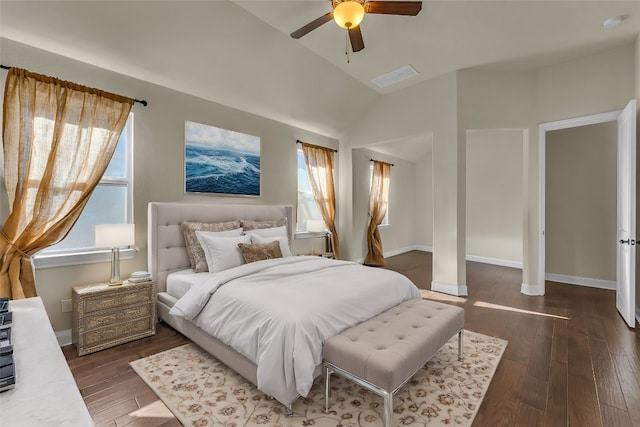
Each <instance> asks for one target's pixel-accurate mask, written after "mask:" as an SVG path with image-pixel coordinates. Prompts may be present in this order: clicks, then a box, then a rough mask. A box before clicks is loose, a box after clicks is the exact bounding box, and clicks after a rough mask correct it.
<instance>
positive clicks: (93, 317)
mask: <svg viewBox="0 0 640 427" xmlns="http://www.w3.org/2000/svg"><path fill="white" fill-rule="evenodd" d="M150 316H151V304H149V303H146V304H140V305H134V306H130V307H125V308H122V309H115V310H108V311H106V312H101V313H92V314H89V315H87V316H86V317H85V318H84V319H82V323H83V325H82V326H83V328H82V329H83V330H85V331H87V330H90V329H96V328H100V327H102V326H107V325H114V324H118V323H121V322H125V321H127V320H134V319H140V318H141V317H146V318H148V317H150Z"/></svg>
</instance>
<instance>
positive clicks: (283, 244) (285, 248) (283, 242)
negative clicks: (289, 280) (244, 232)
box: [250, 233, 293, 258]
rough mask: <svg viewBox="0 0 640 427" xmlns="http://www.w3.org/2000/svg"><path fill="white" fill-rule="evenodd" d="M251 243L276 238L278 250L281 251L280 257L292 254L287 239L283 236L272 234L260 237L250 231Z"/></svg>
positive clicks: (272, 240)
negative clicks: (278, 244)
mask: <svg viewBox="0 0 640 427" xmlns="http://www.w3.org/2000/svg"><path fill="white" fill-rule="evenodd" d="M250 236H251V243H271V242H275V241H276V240H277V241H278V243H280V252H282V257H283V258H284V257H288V256H293V254H292V253H291V249H289V239H287V237H286V236H285V237H283V236H274V237H261V236H259V235H257V234H253V233H250Z"/></svg>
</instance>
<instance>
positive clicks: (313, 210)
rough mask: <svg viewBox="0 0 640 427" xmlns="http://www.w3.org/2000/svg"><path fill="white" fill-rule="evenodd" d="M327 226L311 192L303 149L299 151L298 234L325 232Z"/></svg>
mask: <svg viewBox="0 0 640 427" xmlns="http://www.w3.org/2000/svg"><path fill="white" fill-rule="evenodd" d="M325 229H326V226H325V225H324V221H323V220H322V215H321V214H320V211H319V210H318V206H317V205H316V201H315V199H314V198H313V193H312V192H311V184H309V176H308V175H307V166H306V164H305V161H304V154H303V152H302V149H300V148H299V149H298V209H297V221H296V233H307V232H314V231H318V230H322V231H324V230H325Z"/></svg>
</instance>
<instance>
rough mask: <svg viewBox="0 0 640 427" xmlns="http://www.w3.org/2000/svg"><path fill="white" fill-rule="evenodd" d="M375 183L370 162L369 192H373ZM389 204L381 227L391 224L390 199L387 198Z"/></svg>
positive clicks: (386, 201)
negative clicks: (372, 188) (372, 187)
mask: <svg viewBox="0 0 640 427" xmlns="http://www.w3.org/2000/svg"><path fill="white" fill-rule="evenodd" d="M372 185H373V163H372V162H369V192H371V186H372ZM385 203H386V205H387V213H386V214H385V215H384V219H383V220H382V223H380V227H384V226H388V225H389V200H388V199H387V200H385Z"/></svg>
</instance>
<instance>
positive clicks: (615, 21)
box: [602, 15, 624, 30]
mask: <svg viewBox="0 0 640 427" xmlns="http://www.w3.org/2000/svg"><path fill="white" fill-rule="evenodd" d="M623 19H624V16H622V15H617V16H612V17H611V18H608V19H605V20H604V21H602V26H603V27H604V28H605V29H607V30H610V29H611V28H615V27H617V26H618V25H620V23H621V22H622V20H623Z"/></svg>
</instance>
